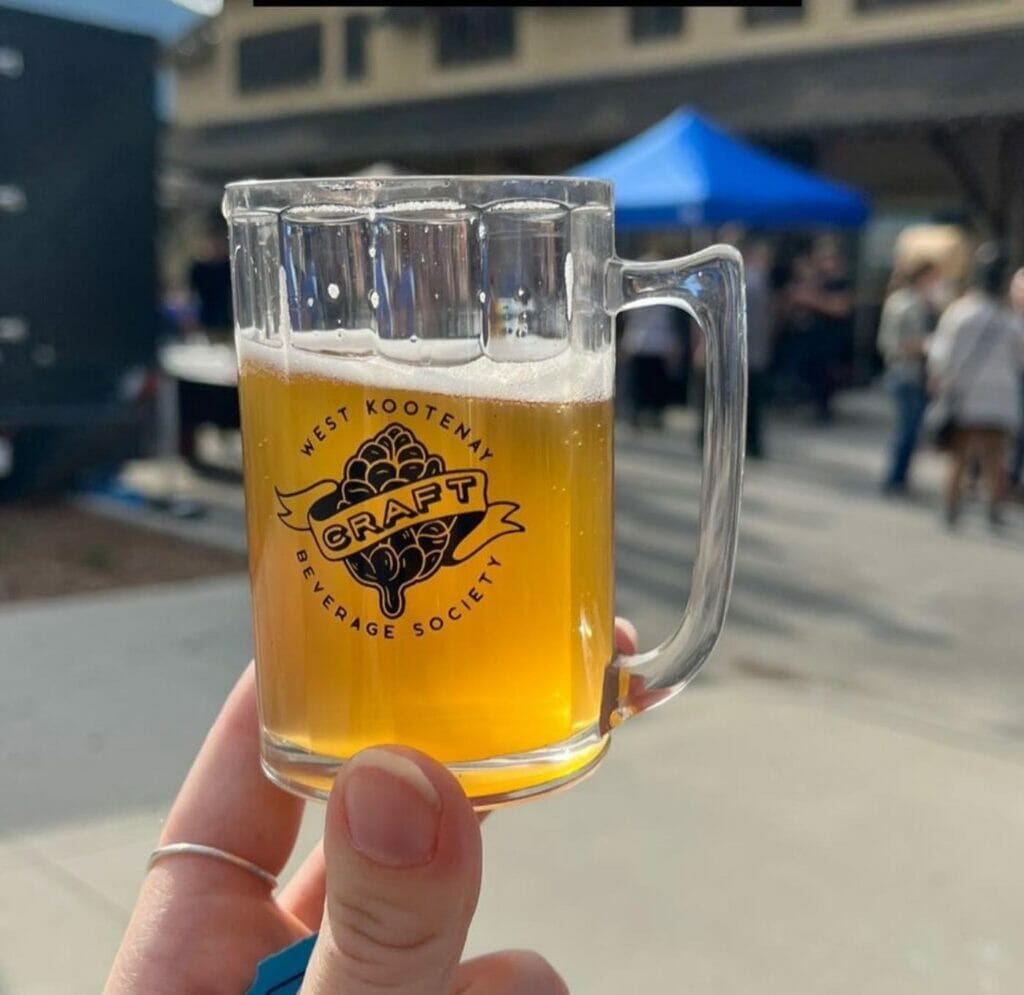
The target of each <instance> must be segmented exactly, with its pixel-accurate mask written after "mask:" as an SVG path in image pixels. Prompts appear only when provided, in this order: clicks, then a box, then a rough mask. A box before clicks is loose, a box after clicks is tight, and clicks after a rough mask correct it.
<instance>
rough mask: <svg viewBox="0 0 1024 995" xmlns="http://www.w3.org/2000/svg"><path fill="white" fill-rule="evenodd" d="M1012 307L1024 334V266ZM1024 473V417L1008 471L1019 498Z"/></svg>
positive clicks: (1013, 287)
mask: <svg viewBox="0 0 1024 995" xmlns="http://www.w3.org/2000/svg"><path fill="white" fill-rule="evenodd" d="M1010 307H1011V309H1012V310H1013V313H1014V314H1015V315H1016V316H1017V320H1018V321H1019V322H1020V327H1021V330H1022V334H1024V267H1021V269H1019V270H1017V272H1016V273H1014V274H1013V279H1012V280H1011V281H1010ZM1020 392H1021V406H1022V408H1024V373H1022V374H1021V379H1020ZM1022 473H1024V418H1022V420H1021V424H1020V425H1019V426H1018V428H1017V440H1016V443H1015V444H1014V446H1013V452H1012V456H1011V458H1010V466H1009V470H1008V472H1007V483H1008V485H1009V488H1010V490H1011V492H1012V493H1013V495H1014V496H1015V497H1017V498H1024V483H1022V481H1021V475H1022Z"/></svg>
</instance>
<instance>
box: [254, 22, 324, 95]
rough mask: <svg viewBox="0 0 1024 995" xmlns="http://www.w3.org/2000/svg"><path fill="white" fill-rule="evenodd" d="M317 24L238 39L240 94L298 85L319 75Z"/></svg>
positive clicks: (318, 32) (313, 80)
mask: <svg viewBox="0 0 1024 995" xmlns="http://www.w3.org/2000/svg"><path fill="white" fill-rule="evenodd" d="M320 58H321V56H320V26H319V25H317V24H304V25H302V26H301V27H298V28H288V29H287V30H285V31H272V32H268V33H267V34H262V35H249V36H247V37H245V38H242V39H240V41H239V42H238V88H239V90H241V91H242V92H243V93H254V92H257V91H259V90H272V89H274V88H276V87H281V86H301V85H303V84H306V83H313V82H315V81H316V80H318V79H319V78H320Z"/></svg>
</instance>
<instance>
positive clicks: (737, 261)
mask: <svg viewBox="0 0 1024 995" xmlns="http://www.w3.org/2000/svg"><path fill="white" fill-rule="evenodd" d="M650 304H671V305H673V306H675V307H678V308H682V310H684V311H685V312H686V313H687V314H689V315H690V317H692V318H693V319H694V320H695V321H696V322H697V324H698V325H699V326H700V328H701V331H702V332H703V334H704V341H705V350H706V355H707V358H706V361H705V365H706V374H705V385H706V387H705V420H704V473H703V479H702V481H701V510H700V529H699V531H698V535H697V555H696V559H695V561H694V565H693V578H692V582H691V585H690V597H689V600H688V601H687V603H686V607H685V608H684V609H683V615H682V619H681V621H680V623H679V627H678V628H677V629H676V631H675V633H674V634H673V635H672V636H670V637H669V638H668V639H666V640H665V642H663V643H662V644H661V645H660V646H659V647H658V648H657V649H653V650H649V651H648V652H646V653H638V654H636V655H635V656H624V655H619V656H618V657H616V659H615V660H614V661H613V662H612V664H611V666H610V667H609V669H608V676H607V681H606V684H605V699H604V703H603V705H602V721H601V725H602V727H603V730H604V731H607V730H608V729H612V728H614V727H615V726H617V725H618V724H619V723H620V722H622V721H624V720H625V719H627V718H629V717H630V716H632V715H637V714H639V713H640V712H644V711H646V710H647V709H649V708H653V707H654V706H655V705H658V704H660V703H661V702H663V701H667V700H668V699H669V698H671V697H673V696H674V695H676V694H678V693H679V692H680V691H682V689H683V688H684V687H686V685H687V684H689V682H690V680H691V679H692V678H693V676H694V675H695V674H696V673H697V671H698V670H699V669H700V667H701V664H703V663H704V661H705V660H706V659H707V658H708V655H709V654H710V653H711V651H712V649H714V646H715V643H716V642H717V641H718V636H719V634H720V633H721V631H722V623H723V621H724V619H725V612H726V608H727V607H728V604H729V591H730V588H731V586H732V574H733V565H734V563H735V560H736V536H737V533H738V526H739V512H740V492H741V490H742V485H743V450H744V441H745V432H746V407H747V333H746V298H745V293H744V285H743V263H742V260H741V257H740V254H739V253H738V252H737V251H736V250H735V249H733V248H731V247H729V246H726V245H713V246H711V247H710V248H708V249H704V250H703V251H702V252H698V253H696V254H694V255H692V256H686V257H685V258H682V259H670V260H667V261H665V262H653V263H638V262H630V261H628V260H624V259H618V258H614V259H612V260H611V261H610V262H609V263H608V269H607V271H606V283H605V307H606V309H607V310H608V311H609V313H611V314H617V313H619V312H620V311H630V310H632V309H633V308H637V307H646V306H648V305H650Z"/></svg>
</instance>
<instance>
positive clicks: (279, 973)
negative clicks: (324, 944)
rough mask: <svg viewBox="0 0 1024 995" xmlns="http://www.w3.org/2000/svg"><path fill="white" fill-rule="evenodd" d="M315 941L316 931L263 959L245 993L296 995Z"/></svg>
mask: <svg viewBox="0 0 1024 995" xmlns="http://www.w3.org/2000/svg"><path fill="white" fill-rule="evenodd" d="M314 943H316V933H314V934H313V935H312V936H307V937H306V938H305V939H304V940H299V942H298V943H293V944H292V945H291V946H290V947H285V948H284V950H279V951H278V952H277V953H276V954H271V955H270V956H269V957H267V958H265V959H263V960H261V961H260V962H259V964H258V965H257V967H256V980H255V981H254V982H253V983H252V986H251V987H250V988H249V989H248V990H247V991H246V993H245V995H296V993H297V992H298V990H299V986H300V985H301V984H302V979H303V978H304V977H305V976H306V965H307V964H308V963H309V955H310V954H311V953H312V952H313V944H314Z"/></svg>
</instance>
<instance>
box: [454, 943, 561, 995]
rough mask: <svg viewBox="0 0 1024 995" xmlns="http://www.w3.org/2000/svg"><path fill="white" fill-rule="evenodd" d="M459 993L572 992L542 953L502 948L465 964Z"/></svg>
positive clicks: (535, 994) (519, 994)
mask: <svg viewBox="0 0 1024 995" xmlns="http://www.w3.org/2000/svg"><path fill="white" fill-rule="evenodd" d="M455 995H569V989H568V988H567V987H566V984H565V982H564V981H563V980H562V978H561V976H560V975H559V974H558V972H557V971H556V970H555V969H554V968H553V967H552V966H551V965H550V964H549V963H548V962H547V961H546V960H545V959H544V958H543V957H541V955H540V954H537V953H534V952H533V951H532V950H502V951H500V952H498V953H494V954H487V955H486V956H484V957H476V958H474V959H473V960H467V961H466V963H465V964H463V965H461V966H460V967H459V971H458V975H457V976H456V982H455Z"/></svg>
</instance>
